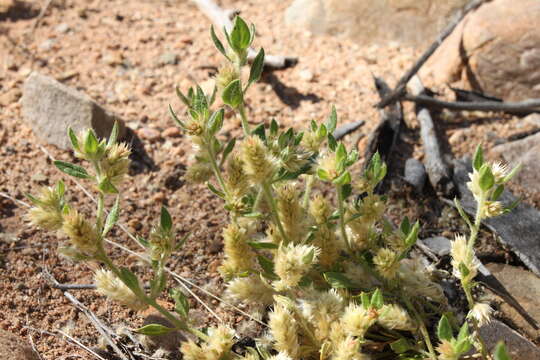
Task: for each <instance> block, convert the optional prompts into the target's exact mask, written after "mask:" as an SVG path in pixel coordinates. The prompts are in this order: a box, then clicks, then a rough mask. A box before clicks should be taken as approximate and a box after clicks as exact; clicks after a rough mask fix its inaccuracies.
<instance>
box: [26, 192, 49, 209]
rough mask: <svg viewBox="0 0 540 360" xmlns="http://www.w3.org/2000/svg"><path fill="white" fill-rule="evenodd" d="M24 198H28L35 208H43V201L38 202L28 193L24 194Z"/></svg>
mask: <svg viewBox="0 0 540 360" xmlns="http://www.w3.org/2000/svg"><path fill="white" fill-rule="evenodd" d="M24 196H26V197H27V198H28V200H30V201H31V202H32V204H34V205H36V206H43V205H44V203H43V201H41V200H39V199H38V198H37V197H35V196H34V195H32V194H30V193H24Z"/></svg>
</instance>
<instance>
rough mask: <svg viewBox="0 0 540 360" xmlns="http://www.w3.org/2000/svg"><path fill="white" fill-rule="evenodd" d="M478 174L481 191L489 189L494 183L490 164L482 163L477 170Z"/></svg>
mask: <svg viewBox="0 0 540 360" xmlns="http://www.w3.org/2000/svg"><path fill="white" fill-rule="evenodd" d="M479 175H480V180H479V185H480V189H482V190H483V191H488V190H489V189H491V188H492V187H493V185H494V184H495V177H494V176H493V173H492V172H491V166H489V164H484V165H482V167H481V168H480V171H479Z"/></svg>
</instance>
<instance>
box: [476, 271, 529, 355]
mask: <svg viewBox="0 0 540 360" xmlns="http://www.w3.org/2000/svg"><path fill="white" fill-rule="evenodd" d="M486 266H487V268H488V269H489V271H490V272H491V273H492V274H493V276H495V277H496V278H497V280H499V281H500V283H501V284H502V285H503V286H504V287H505V288H506V290H507V291H508V293H510V294H511V295H512V296H513V297H514V298H515V299H516V301H517V302H518V303H519V305H521V307H523V309H524V310H525V311H526V312H527V314H528V315H529V316H530V317H532V318H533V319H534V320H536V321H537V322H538V321H540V303H538V298H539V297H540V278H539V277H538V276H537V275H535V274H533V273H531V272H530V271H527V270H524V269H521V268H518V267H515V266H512V265H505V264H487V265H486ZM500 310H501V312H502V313H503V317H504V318H506V319H509V320H510V321H511V323H512V324H513V327H515V328H517V329H518V330H520V332H521V333H522V334H524V335H527V336H528V337H529V338H531V339H535V340H538V339H540V330H538V329H535V328H534V327H533V326H531V324H529V323H528V322H527V320H526V319H524V318H523V316H521V315H520V314H519V313H518V312H517V311H516V309H515V308H513V307H512V306H510V305H509V304H508V303H507V302H506V301H505V302H503V303H502V304H501V306H500ZM531 359H540V356H539V357H531Z"/></svg>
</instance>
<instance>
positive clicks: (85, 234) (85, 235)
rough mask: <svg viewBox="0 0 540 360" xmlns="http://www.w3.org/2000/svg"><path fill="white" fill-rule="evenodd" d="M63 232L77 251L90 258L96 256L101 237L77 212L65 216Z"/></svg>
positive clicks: (72, 211)
mask: <svg viewBox="0 0 540 360" xmlns="http://www.w3.org/2000/svg"><path fill="white" fill-rule="evenodd" d="M62 231H64V233H65V234H66V235H67V236H68V237H69V240H70V242H71V244H72V245H73V247H74V248H75V249H77V251H79V252H81V253H82V254H85V255H88V256H93V255H95V254H96V251H97V249H98V245H99V243H98V242H99V235H98V234H97V232H96V229H95V228H94V227H93V226H91V225H90V223H88V221H86V220H85V219H84V217H83V216H82V215H81V214H79V212H77V210H71V211H70V212H69V213H68V214H67V215H65V216H64V223H63V225H62Z"/></svg>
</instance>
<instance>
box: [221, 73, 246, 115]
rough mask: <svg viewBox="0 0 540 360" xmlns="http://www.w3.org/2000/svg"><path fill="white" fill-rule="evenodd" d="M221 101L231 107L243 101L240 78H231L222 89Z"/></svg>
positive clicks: (234, 107) (235, 106)
mask: <svg viewBox="0 0 540 360" xmlns="http://www.w3.org/2000/svg"><path fill="white" fill-rule="evenodd" d="M221 98H222V100H223V102H224V103H225V104H227V105H229V106H230V107H232V108H233V109H236V108H237V107H238V106H239V105H240V104H242V102H243V101H244V95H243V93H242V86H241V85H240V79H236V80H233V81H231V82H230V83H229V85H227V87H226V88H225V89H224V90H223V94H222V95H221Z"/></svg>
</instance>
